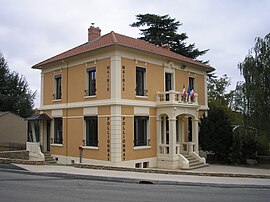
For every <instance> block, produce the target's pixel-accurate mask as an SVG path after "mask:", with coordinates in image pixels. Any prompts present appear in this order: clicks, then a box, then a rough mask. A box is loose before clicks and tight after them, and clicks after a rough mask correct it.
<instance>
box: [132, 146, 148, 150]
mask: <svg viewBox="0 0 270 202" xmlns="http://www.w3.org/2000/svg"><path fill="white" fill-rule="evenodd" d="M133 149H134V150H140V149H151V146H135V147H133Z"/></svg>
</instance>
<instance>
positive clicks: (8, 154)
mask: <svg viewBox="0 0 270 202" xmlns="http://www.w3.org/2000/svg"><path fill="white" fill-rule="evenodd" d="M0 158H8V159H23V160H29V151H1V152H0Z"/></svg>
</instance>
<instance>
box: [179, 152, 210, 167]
mask: <svg viewBox="0 0 270 202" xmlns="http://www.w3.org/2000/svg"><path fill="white" fill-rule="evenodd" d="M183 156H184V157H185V158H186V159H187V160H188V161H189V168H182V169H184V170H192V169H196V168H202V167H206V166H209V164H208V163H204V162H201V161H200V160H199V159H198V158H196V157H195V156H194V155H191V154H186V155H183Z"/></svg>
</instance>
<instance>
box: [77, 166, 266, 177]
mask: <svg viewBox="0 0 270 202" xmlns="http://www.w3.org/2000/svg"><path fill="white" fill-rule="evenodd" d="M74 167H76V168H86V169H97V170H114V171H128V172H142V173H157V174H171V175H194V176H209V177H233V178H258V179H270V175H264V174H260V175H258V174H243V173H238V174H235V173H213V172H188V171H182V170H180V171H179V170H177V171H176V170H160V169H140V168H126V167H112V166H97V165H89V164H74Z"/></svg>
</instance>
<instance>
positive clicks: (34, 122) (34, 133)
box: [26, 113, 52, 161]
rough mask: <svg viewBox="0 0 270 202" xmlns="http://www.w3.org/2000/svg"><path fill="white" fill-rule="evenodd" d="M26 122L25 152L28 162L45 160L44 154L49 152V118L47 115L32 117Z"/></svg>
mask: <svg viewBox="0 0 270 202" xmlns="http://www.w3.org/2000/svg"><path fill="white" fill-rule="evenodd" d="M27 120H28V137H27V144H26V150H27V151H29V158H30V160H37V161H43V160H45V156H44V153H46V152H49V151H50V139H51V138H50V124H51V120H52V119H51V117H49V116H48V115H47V114H45V113H43V114H38V115H34V116H32V117H30V118H28V119H27Z"/></svg>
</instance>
